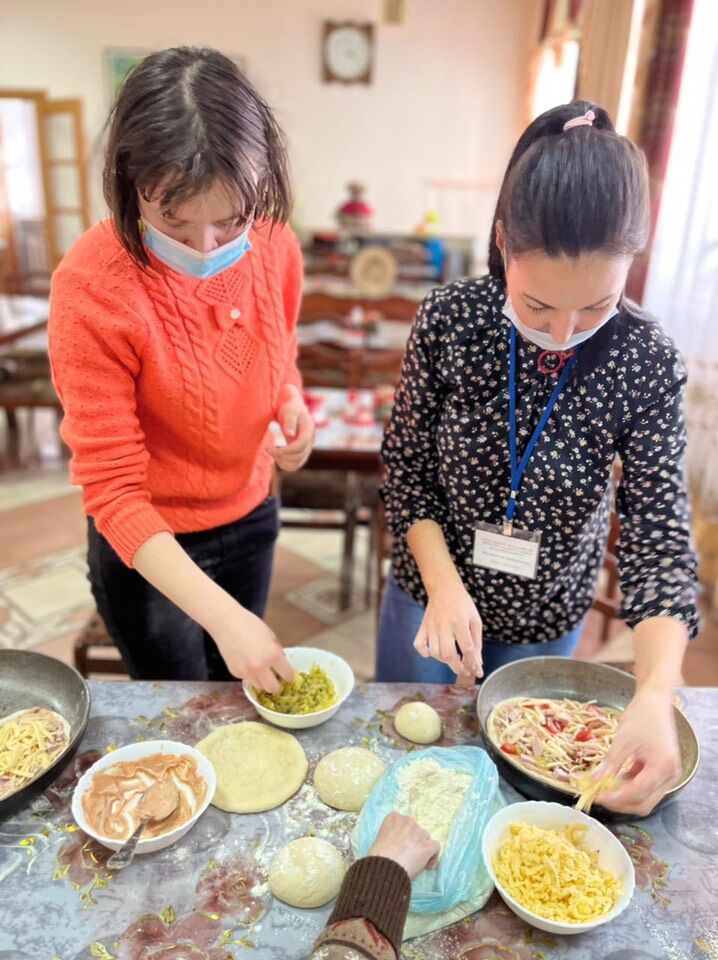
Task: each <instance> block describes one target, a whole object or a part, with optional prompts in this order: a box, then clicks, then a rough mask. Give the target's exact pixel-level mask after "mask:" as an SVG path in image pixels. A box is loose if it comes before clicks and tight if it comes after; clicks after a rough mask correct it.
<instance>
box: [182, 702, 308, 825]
mask: <svg viewBox="0 0 718 960" xmlns="http://www.w3.org/2000/svg"><path fill="white" fill-rule="evenodd" d="M197 749H198V750H199V752H200V753H203V754H204V755H205V757H207V759H208V760H209V762H210V763H211V764H212V766H213V767H214V771H215V773H216V774H217V792H216V793H215V795H214V799H213V800H212V803H213V804H214V805H215V807H219V809H220V810H227V811H228V812H229V813H260V812H261V811H262V810H271V809H272V808H273V807H278V806H279V805H280V804H282V803H284V801H285V800H288V799H289V798H290V797H291V796H292V795H293V794H295V793H296V792H297V790H298V789H299V788H300V787H301V785H302V784H303V783H304V778H305V777H306V775H307V767H308V764H307V757H306V754H305V753H304V750H303V748H302V745H301V744H300V742H299V741H298V740H297V738H296V737H293V736H292V735H291V733H284V731H283V730H277V729H276V728H275V727H270V726H268V725H267V724H265V723H255V722H254V721H252V720H248V721H247V722H246V723H230V724H228V725H227V726H226V727H219V728H218V729H217V730H213V731H212V733H210V734H209V736H207V737H205V738H204V740H200V742H199V743H198V744H197Z"/></svg>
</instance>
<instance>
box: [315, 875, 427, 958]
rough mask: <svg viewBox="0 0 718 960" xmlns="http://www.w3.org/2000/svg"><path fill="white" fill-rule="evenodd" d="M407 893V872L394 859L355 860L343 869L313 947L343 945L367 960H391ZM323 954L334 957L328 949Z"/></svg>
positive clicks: (397, 944)
mask: <svg viewBox="0 0 718 960" xmlns="http://www.w3.org/2000/svg"><path fill="white" fill-rule="evenodd" d="M410 897H411V881H410V880H409V875H408V874H407V872H406V870H404V868H403V867H400V866H399V864H398V863H396V862H395V861H394V860H389V859H388V858H386V857H363V858H362V859H361V860H357V862H356V863H354V864H353V865H352V866H351V867H350V868H349V870H348V871H347V874H346V876H345V878H344V883H343V884H342V888H341V890H340V891H339V896H338V897H337V902H336V904H335V905H334V910H333V911H332V915H331V917H330V918H329V922H328V924H327V927H326V929H325V930H324V932H323V933H322V935H321V936H320V937H319V939H318V940H317V943H316V947H315V950H316V949H317V948H318V947H320V946H322V945H324V946H329V945H345V946H347V947H352V948H354V950H355V952H357V953H358V954H359V956H365V957H368V958H371V960H394V958H395V957H398V955H399V949H400V946H401V937H402V933H403V932H404V922H405V921H406V915H407V913H408V910H409V899H410ZM313 956H314V955H313ZM319 956H321V954H320V955H319ZM336 956H338V957H341V956H342V954H341V953H340V954H337V955H336ZM327 958H328V960H334V955H333V954H331V953H328V954H327Z"/></svg>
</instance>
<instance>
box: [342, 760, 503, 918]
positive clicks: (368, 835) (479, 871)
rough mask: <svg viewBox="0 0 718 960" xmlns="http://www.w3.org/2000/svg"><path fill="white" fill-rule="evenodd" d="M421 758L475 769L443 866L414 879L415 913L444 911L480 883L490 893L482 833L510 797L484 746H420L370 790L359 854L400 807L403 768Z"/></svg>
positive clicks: (455, 767) (472, 894) (356, 838)
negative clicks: (501, 788)
mask: <svg viewBox="0 0 718 960" xmlns="http://www.w3.org/2000/svg"><path fill="white" fill-rule="evenodd" d="M417 760H435V761H436V762H437V763H440V764H441V765H442V766H443V767H448V768H449V769H451V770H459V771H462V772H464V773H470V774H471V776H472V778H473V779H472V782H471V784H470V786H469V788H468V790H467V791H466V796H465V797H464V800H463V802H462V804H461V806H460V807H459V809H458V811H457V813H456V817H455V818H454V823H453V826H452V829H451V833H450V834H449V837H448V840H447V841H446V844H445V845H444V849H443V851H442V854H441V858H440V860H439V865H438V867H437V868H435V869H433V870H424V871H423V872H422V873H420V874H419V876H418V877H416V878H415V880H414V881H413V883H412V893H411V904H410V909H411V910H412V911H413V912H415V913H442V912H444V911H446V910H450V909H451V908H452V907H454V906H456V905H457V904H458V903H461V902H462V901H467V900H471V899H472V897H475V895H476V892H477V885H478V886H480V887H485V886H486V885H487V883H488V884H489V892H490V881H489V880H488V874H487V871H486V868H485V866H484V862H483V857H482V854H481V837H482V834H483V832H484V827H485V826H486V823H487V821H488V820H489V819H490V818H491V817H492V816H493V815H494V813H496V812H497V811H498V810H500V809H501V807H503V806H504V800H503V798H502V796H501V793H500V791H499V776H498V772H497V770H496V767H495V765H494V763H493V761H492V760H491V759H490V757H489V756H488V754H487V753H486V752H485V751H484V750H482V749H480V748H479V747H430V748H429V749H427V750H417V751H415V752H413V753H410V754H408V755H407V756H406V757H403V758H402V759H401V760H398V761H397V762H396V763H394V764H393V765H392V766H391V767H390V768H389V769H388V770H387V772H386V773H385V774H384V776H383V777H382V778H381V780H380V781H379V782H378V783H377V784H376V786H375V787H374V789H373V790H372V792H371V793H370V794H369V797H368V798H367V800H366V803H365V804H364V807H363V809H362V812H361V816H360V817H359V822H358V824H357V827H356V832H355V835H354V843H355V847H356V850H357V855H358V856H360V857H363V856H366V854H367V853H368V852H369V850H370V848H371V846H372V845H373V843H374V840H375V839H376V835H377V833H378V832H379V828H380V826H381V824H382V822H383V821H384V818H385V817H386V815H387V814H388V813H391V811H392V810H396V809H397V798H398V795H399V781H398V779H397V775H398V773H399V771H400V770H402V769H403V768H404V767H406V766H407V765H408V764H410V763H416V761H417ZM400 812H402V811H400Z"/></svg>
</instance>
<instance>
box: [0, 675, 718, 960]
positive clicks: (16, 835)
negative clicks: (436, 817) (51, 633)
mask: <svg viewBox="0 0 718 960" xmlns="http://www.w3.org/2000/svg"><path fill="white" fill-rule="evenodd" d="M91 686H92V696H93V706H92V715H91V719H90V723H89V726H88V729H87V733H86V735H85V737H84V740H83V742H82V744H81V746H80V750H79V752H78V755H77V757H76V759H75V761H74V764H73V765H72V766H71V767H70V768H68V770H67V771H66V772H65V773H64V774H63V775H62V777H61V778H60V779H59V781H58V782H56V784H55V786H54V787H53V788H51V789H50V790H49V791H48V793H47V794H46V795H45V796H44V797H42V798H39V799H38V801H36V803H35V812H33V811H31V810H27V811H25V812H24V813H22V814H17V815H15V816H14V817H13V818H12V819H9V820H6V821H5V822H0V957H2V958H7V960H54V958H58V960H91V958H95V960H97V958H100V960H147V958H149V957H153V958H154V957H157V958H162V960H169V958H172V960H176V958H178V957H183V958H184V957H194V956H197V957H201V958H204V960H226V958H228V957H235V958H240V957H246V956H252V957H257V958H258V960H294V958H296V960H299V958H303V957H305V956H306V955H307V953H308V951H309V950H310V947H311V945H312V943H313V940H314V938H315V936H316V935H317V934H318V933H319V931H320V930H321V928H322V926H323V924H324V922H325V920H326V918H327V916H328V915H329V912H330V910H331V906H327V907H325V908H323V909H321V910H295V909H292V908H290V907H287V906H285V905H284V904H282V903H280V902H278V901H275V900H273V898H272V897H271V895H270V894H269V893H268V892H267V888H266V877H267V868H268V866H269V863H270V862H271V859H272V857H273V855H274V854H275V852H276V851H277V849H278V848H279V847H280V846H281V845H282V844H284V843H286V842H287V841H288V840H291V839H294V838H296V837H300V836H303V835H305V834H306V833H307V832H308V831H312V832H314V833H316V835H317V836H320V837H325V838H326V839H329V840H331V841H332V842H333V843H335V844H336V845H337V846H338V847H339V848H340V849H341V850H342V851H343V852H345V853H347V854H348V853H349V850H350V836H351V830H352V828H353V825H354V823H355V815H352V814H344V813H340V812H338V811H335V810H330V809H329V808H327V807H325V806H324V805H323V804H321V803H320V802H319V800H318V799H317V797H316V794H315V792H314V789H313V787H312V786H311V785H310V783H311V779H312V771H313V769H314V765H315V763H316V761H317V759H318V757H319V756H321V755H322V754H324V753H325V752H327V751H329V750H333V749H336V748H337V747H340V746H345V745H347V744H357V745H365V746H369V747H370V748H371V749H373V750H375V751H376V752H377V753H378V754H379V755H380V756H382V757H383V758H384V759H386V760H388V761H391V760H394V759H397V758H398V757H400V756H402V755H403V753H404V751H405V750H407V749H411V745H410V744H408V743H406V742H405V741H401V740H400V739H399V738H397V736H396V733H395V731H394V728H393V724H392V722H391V717H392V716H393V714H394V713H395V710H396V708H397V706H398V702H399V701H400V700H401V699H402V698H403V697H414V696H416V694H417V692H419V691H421V692H422V693H423V694H424V695H425V696H426V699H427V700H428V701H429V702H431V703H433V705H434V706H435V707H436V709H437V710H439V712H440V713H441V714H442V717H443V719H444V725H445V738H444V740H443V741H442V743H443V745H447V746H448V745H452V744H456V743H472V742H475V741H476V725H475V720H474V711H473V699H472V698H471V696H470V695H469V694H467V693H465V692H462V691H459V690H458V689H457V688H455V687H432V686H424V687H417V686H416V685H410V684H367V685H359V687H358V688H357V689H356V690H355V692H354V694H353V695H352V697H351V698H350V699H349V700H348V701H347V703H346V704H345V705H344V706H343V708H342V709H341V711H340V712H339V714H338V715H337V716H336V717H335V718H334V719H333V720H330V721H329V722H328V723H325V724H324V725H322V726H320V727H317V728H316V729H314V730H306V731H298V734H297V735H298V738H299V739H300V741H301V742H302V744H303V746H304V748H305V750H306V752H307V756H308V757H309V760H310V774H309V777H308V781H309V782H308V783H306V784H305V785H304V786H303V787H302V788H301V790H300V791H299V793H298V794H296V795H295V796H294V797H293V798H292V799H291V800H289V801H288V802H287V803H286V804H285V805H284V806H283V807H281V808H280V809H278V810H273V811H270V812H268V813H263V814H254V815H243V816H238V815H231V814H227V813H223V812H222V811H220V810H216V809H215V808H214V807H210V808H209V810H208V811H207V813H206V814H205V815H204V816H203V817H202V819H201V820H200V821H199V822H198V824H197V825H196V826H195V828H194V829H193V830H192V831H190V833H189V834H187V836H186V837H184V838H183V839H182V840H180V841H178V842H177V843H176V844H174V845H173V846H171V847H169V848H168V849H166V850H163V851H159V852H157V853H155V854H148V855H145V856H140V857H138V858H137V859H136V860H135V862H134V863H133V864H132V865H131V866H130V867H129V868H128V869H126V870H125V871H123V872H121V873H118V874H116V875H113V874H111V873H110V872H109V871H107V869H106V868H105V861H106V860H107V857H108V856H109V852H108V851H106V850H105V849H104V848H103V847H101V846H99V845H98V844H96V843H94V842H93V841H90V840H89V839H88V838H87V837H86V836H85V835H84V834H83V833H82V832H81V831H79V830H78V829H77V827H76V826H75V825H74V824H73V822H72V818H71V816H70V813H69V802H70V797H71V794H72V789H73V787H74V784H75V782H76V779H77V776H78V774H79V773H80V772H81V771H83V770H84V769H86V768H87V767H88V766H89V764H90V763H92V762H93V761H94V760H95V759H97V757H98V756H100V755H101V754H102V753H104V752H105V751H107V750H111V749H113V748H114V747H116V746H120V745H122V744H124V743H129V742H132V741H134V740H137V739H142V738H155V737H162V736H164V737H168V738H172V739H176V740H181V741H184V742H186V743H191V744H194V743H196V742H197V741H198V740H199V739H200V738H201V737H203V736H205V735H206V734H207V733H208V732H209V731H210V730H211V729H213V728H214V727H216V726H218V725H220V724H224V723H228V722H236V721H239V720H245V719H255V714H254V711H253V708H252V707H251V705H250V704H249V703H248V702H247V700H246V699H245V698H244V696H243V695H242V692H241V686H240V684H209V683H196V684H192V683H93V684H92V685H91ZM681 700H682V705H683V707H684V709H685V710H686V712H687V715H688V717H689V718H690V720H691V722H692V723H693V725H694V727H695V729H696V732H697V734H698V737H699V740H700V744H701V751H702V764H701V768H700V770H699V772H698V775H697V777H696V778H695V780H694V781H693V782H692V783H691V784H690V785H689V786H688V787H687V788H686V790H685V791H683V793H682V794H681V796H680V797H679V798H678V799H677V800H675V801H674V802H673V803H671V804H670V805H668V806H667V807H665V809H663V810H662V811H660V812H658V813H657V814H654V815H653V816H652V817H650V818H648V819H647V820H644V821H642V822H641V823H640V825H638V824H621V825H616V826H614V827H613V829H614V831H615V832H616V833H617V835H618V836H619V837H620V839H621V841H622V842H623V843H624V845H625V846H626V847H627V849H628V851H629V853H630V855H631V857H632V859H633V861H634V863H635V865H636V879H637V889H636V894H635V897H634V899H633V901H632V903H631V905H630V907H629V908H628V910H627V911H626V912H625V913H624V914H623V915H622V916H621V917H619V918H618V919H617V920H616V921H614V922H613V923H611V924H609V925H607V926H605V927H602V928H599V929H598V930H596V931H594V932H593V933H590V934H585V935H580V936H576V937H565V938H556V937H551V936H548V935H546V934H541V933H539V932H538V931H536V930H532V929H531V928H529V927H527V926H526V925H525V924H524V923H522V922H521V921H520V920H518V919H517V918H516V917H515V916H514V915H513V914H512V913H510V912H509V911H508V910H507V908H506V907H505V906H504V905H503V903H502V902H501V900H500V899H499V898H498V896H497V895H495V894H494V896H493V897H492V898H491V899H490V900H489V902H488V904H487V905H486V907H485V908H484V909H483V910H482V911H480V912H479V913H477V914H474V916H473V917H471V918H469V919H468V920H467V921H464V922H462V923H459V924H456V925H455V926H453V927H450V928H448V929H447V930H444V931H440V932H438V933H436V934H430V935H429V936H427V937H425V938H422V939H419V940H414V941H410V942H409V943H407V944H405V946H404V953H403V956H404V957H406V958H410V960H442V958H447V960H449V958H451V960H544V958H546V957H551V958H557V957H561V958H564V957H565V958H572V960H574V958H575V960H658V958H664V957H665V958H667V960H688V958H690V960H706V958H713V960H714V958H715V957H716V956H717V955H718V954H717V952H716V951H717V949H718V919H717V916H718V871H717V870H716V868H715V864H716V862H718V860H717V855H718V823H717V821H718V817H716V809H717V808H718V725H717V724H716V716H717V715H718V709H717V708H718V690H715V689H704V690H701V689H695V688H693V689H687V690H685V691H683V692H682V694H681ZM502 789H503V790H504V795H505V796H506V798H507V800H509V801H513V800H517V799H519V796H518V794H516V793H515V791H514V790H513V789H511V788H509V787H507V786H506V785H505V784H502ZM250 948H251V949H250Z"/></svg>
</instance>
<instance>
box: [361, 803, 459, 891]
mask: <svg viewBox="0 0 718 960" xmlns="http://www.w3.org/2000/svg"><path fill="white" fill-rule="evenodd" d="M440 851H441V847H440V846H439V844H438V843H437V842H436V840H432V839H431V837H430V836H429V834H428V833H427V832H426V830H423V829H422V828H421V827H420V826H419V824H418V823H417V822H416V820H412V818H411V817H405V816H404V815H403V814H401V813H396V812H392V813H389V814H387V816H386V817H385V818H384V822H383V823H382V825H381V827H380V828H379V833H378V834H377V836H376V840H375V841H374V846H373V847H372V848H371V850H370V851H369V853H368V854H367V856H369V857H387V858H388V859H389V860H394V861H395V862H396V863H398V864H399V866H400V867H403V868H404V869H405V870H406V872H407V873H408V874H409V878H410V879H411V880H413V879H414V877H415V876H417V875H418V874H419V873H421V871H422V870H424V869H425V868H426V867H427V866H428V865H429V864H430V863H431V861H432V860H433V859H434V857H437V856H438V855H439V853H440Z"/></svg>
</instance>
